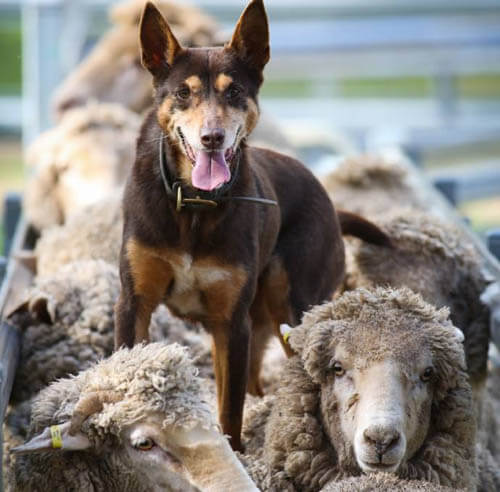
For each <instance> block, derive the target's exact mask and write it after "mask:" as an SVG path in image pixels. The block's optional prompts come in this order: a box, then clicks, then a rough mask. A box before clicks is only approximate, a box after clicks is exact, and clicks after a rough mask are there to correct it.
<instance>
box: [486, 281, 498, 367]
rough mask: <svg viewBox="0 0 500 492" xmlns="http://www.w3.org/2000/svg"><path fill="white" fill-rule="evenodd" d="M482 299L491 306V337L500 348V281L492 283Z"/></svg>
mask: <svg viewBox="0 0 500 492" xmlns="http://www.w3.org/2000/svg"><path fill="white" fill-rule="evenodd" d="M481 300H482V301H483V302H484V303H485V304H487V305H488V306H489V307H490V311H491V319H490V332H491V338H492V340H493V342H495V345H496V346H497V350H500V281H497V282H495V283H492V284H490V285H489V286H488V288H487V289H486V290H485V291H484V292H483V294H482V295H481ZM499 360H500V359H499Z"/></svg>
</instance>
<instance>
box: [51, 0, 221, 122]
mask: <svg viewBox="0 0 500 492" xmlns="http://www.w3.org/2000/svg"><path fill="white" fill-rule="evenodd" d="M145 3H146V2H145V0H130V1H125V2H121V3H120V4H118V5H115V6H114V7H113V9H112V11H111V21H112V23H113V28H112V29H110V30H109V31H108V32H107V33H106V35H105V36H103V38H102V39H101V40H100V41H99V42H98V43H97V45H96V46H95V48H94V49H93V51H92V52H91V53H90V55H89V56H88V58H86V59H85V60H84V61H83V62H82V63H81V64H80V65H79V66H78V67H77V69H76V70H74V71H73V72H72V73H71V74H70V75H69V76H68V77H67V78H66V79H65V80H64V81H63V83H62V84H61V86H60V87H59V88H58V89H57V91H56V93H55V97H54V101H53V104H54V109H55V113H56V116H57V117H58V118H60V117H61V116H62V115H63V114H64V113H65V112H66V111H67V110H68V109H72V108H75V107H77V106H81V105H84V104H85V103H86V102H87V101H89V100H91V99H95V100H98V101H107V102H114V103H119V104H123V105H124V106H126V107H127V108H129V109H131V110H132V111H136V112H138V113H140V112H141V111H144V110H145V109H146V108H147V107H148V106H149V105H150V104H151V103H152V102H153V99H152V78H151V75H150V73H149V72H148V71H147V70H145V69H144V68H143V66H142V64H141V56H140V50H139V43H138V42H137V41H138V37H137V32H138V27H139V21H140V18H141V13H142V10H143V8H144V4H145ZM155 4H156V5H157V6H158V8H159V9H160V11H161V12H162V14H163V15H164V16H165V17H166V18H167V19H168V21H169V24H170V25H171V26H172V29H173V31H174V33H175V35H176V37H177V39H179V41H180V42H181V43H182V44H183V46H207V45H212V44H214V43H215V42H217V36H218V34H217V33H218V25H217V24H216V22H215V20H214V19H213V18H211V17H209V16H207V15H205V14H204V13H203V12H201V11H200V10H199V9H197V8H195V7H191V6H189V5H185V4H184V2H181V3H179V4H176V3H172V2H170V1H165V0H157V1H156V2H155Z"/></svg>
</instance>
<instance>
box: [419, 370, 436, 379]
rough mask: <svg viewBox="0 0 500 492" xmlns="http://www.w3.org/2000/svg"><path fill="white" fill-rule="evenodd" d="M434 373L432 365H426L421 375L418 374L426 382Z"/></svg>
mask: <svg viewBox="0 0 500 492" xmlns="http://www.w3.org/2000/svg"><path fill="white" fill-rule="evenodd" d="M433 374H434V369H433V368H432V367H427V368H426V369H425V371H424V372H423V373H422V375H421V376H420V379H421V380H422V381H423V382H424V383H426V382H427V381H430V379H431V378H432V376H433Z"/></svg>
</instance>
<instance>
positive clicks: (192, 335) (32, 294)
mask: <svg viewBox="0 0 500 492" xmlns="http://www.w3.org/2000/svg"><path fill="white" fill-rule="evenodd" d="M118 294H119V279H118V270H117V268H116V267H115V266H113V265H110V264H108V263H106V262H105V261H102V260H86V261H77V262H72V263H68V264H67V265H65V266H63V267H62V268H61V269H60V270H59V272H57V273H54V274H52V275H51V276H50V277H46V278H40V277H37V278H36V280H35V285H34V286H33V288H32V289H31V290H30V291H29V292H28V293H27V294H26V299H27V300H26V302H25V303H24V304H23V305H21V306H20V307H19V308H18V309H17V311H16V312H15V313H14V314H13V315H12V317H11V320H10V321H11V323H13V324H15V325H16V326H18V327H19V328H20V330H21V332H22V343H21V355H20V361H19V368H18V371H17V373H16V378H15V381H14V386H13V390H12V401H13V402H19V401H24V400H27V399H28V398H31V397H32V396H33V395H35V394H36V393H37V392H38V391H40V390H41V389H42V388H44V387H45V386H47V385H48V384H50V383H51V382H52V381H54V380H56V379H57V378H60V377H65V376H67V375H70V374H77V373H78V372H79V371H81V370H83V369H86V368H88V367H89V366H90V365H91V364H92V363H94V362H96V361H98V360H100V359H102V358H104V357H107V356H108V355H110V354H111V352H112V350H113V327H114V324H113V312H114V305H115V303H116V300H117V298H118ZM150 331H151V339H152V340H160V339H168V340H169V341H177V342H179V343H182V344H184V345H187V346H189V347H190V350H191V353H192V354H193V355H194V356H195V357H196V363H197V364H199V368H200V370H201V371H202V373H203V374H211V371H212V369H211V362H210V356H209V347H208V345H207V343H206V342H204V341H203V339H202V337H201V336H200V335H199V334H198V333H196V332H195V331H194V330H193V329H192V328H190V327H189V326H188V325H187V324H186V323H184V322H183V321H181V320H179V319H178V318H175V317H173V316H172V315H171V314H170V312H169V311H168V310H167V309H166V308H163V307H161V308H159V309H158V310H157V311H156V312H155V313H154V315H153V319H152V322H151V326H150Z"/></svg>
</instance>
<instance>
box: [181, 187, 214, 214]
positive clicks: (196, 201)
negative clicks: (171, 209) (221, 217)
mask: <svg viewBox="0 0 500 492" xmlns="http://www.w3.org/2000/svg"><path fill="white" fill-rule="evenodd" d="M186 205H200V206H206V207H214V208H215V207H217V205H218V204H217V202H216V201H214V200H205V199H204V198H200V197H199V196H196V198H183V197H182V187H181V186H180V185H179V186H177V197H176V202H175V210H176V211H177V212H180V211H181V209H182V207H185V206H186Z"/></svg>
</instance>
